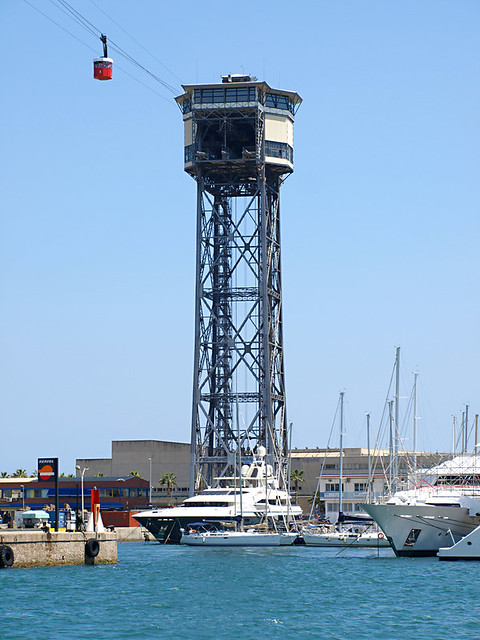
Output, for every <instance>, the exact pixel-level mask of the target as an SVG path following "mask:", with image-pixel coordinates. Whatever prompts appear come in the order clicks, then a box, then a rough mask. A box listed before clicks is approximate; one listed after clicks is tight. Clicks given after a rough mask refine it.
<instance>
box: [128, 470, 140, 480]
mask: <svg viewBox="0 0 480 640" xmlns="http://www.w3.org/2000/svg"><path fill="white" fill-rule="evenodd" d="M132 476H134V477H135V478H140V474H139V473H138V471H130V473H129V474H128V477H129V478H131V477H132Z"/></svg>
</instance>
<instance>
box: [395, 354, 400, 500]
mask: <svg viewBox="0 0 480 640" xmlns="http://www.w3.org/2000/svg"><path fill="white" fill-rule="evenodd" d="M399 400H400V347H397V351H396V356H395V423H394V428H395V431H394V453H393V493H395V491H396V490H397V482H398V440H399V435H400V429H399V424H398V414H399Z"/></svg>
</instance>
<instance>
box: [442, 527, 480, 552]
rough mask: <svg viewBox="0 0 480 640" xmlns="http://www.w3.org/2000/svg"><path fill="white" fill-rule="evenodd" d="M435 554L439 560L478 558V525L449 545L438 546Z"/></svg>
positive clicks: (479, 540) (479, 550) (479, 547)
mask: <svg viewBox="0 0 480 640" xmlns="http://www.w3.org/2000/svg"><path fill="white" fill-rule="evenodd" d="M437 555H438V557H439V559H440V560H480V527H477V528H476V529H474V530H473V531H471V532H470V533H469V534H468V535H466V536H465V537H464V538H462V539H461V540H459V541H458V542H456V543H455V544H453V545H452V546H451V547H440V549H439V550H438V553H437Z"/></svg>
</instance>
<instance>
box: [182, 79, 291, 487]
mask: <svg viewBox="0 0 480 640" xmlns="http://www.w3.org/2000/svg"><path fill="white" fill-rule="evenodd" d="M183 89H184V91H185V93H183V94H182V95H181V96H179V97H177V98H176V101H177V103H178V105H179V107H180V109H181V111H182V113H183V120H184V132H185V158H184V162H185V171H186V172H187V173H189V174H190V175H191V176H192V177H193V178H194V179H195V180H196V182H197V247H196V252H197V256H196V296H195V297H196V300H195V353H194V380H193V407H192V435H191V438H192V465H191V468H192V477H191V482H190V490H191V491H192V492H193V491H195V490H199V489H200V488H202V486H205V485H212V484H213V482H214V478H216V477H222V476H232V475H237V476H238V471H237V469H239V468H240V467H241V465H243V464H245V463H249V462H250V461H251V459H252V457H253V455H254V454H255V452H257V451H258V450H260V449H259V448H260V447H265V449H266V460H267V463H268V464H269V465H272V468H273V469H274V471H275V473H276V474H277V476H278V479H279V482H280V485H281V486H283V487H285V486H286V484H287V482H288V479H287V465H288V455H287V454H288V446H289V445H288V434H287V420H286V406H285V377H284V375H285V374H284V360H283V332H282V279H281V252H280V248H281V247H280V187H281V185H282V183H283V181H284V179H285V177H286V176H287V175H288V174H290V173H291V172H292V171H293V121H294V115H295V111H296V109H297V107H298V106H299V104H300V103H301V98H300V96H299V95H298V94H297V93H295V92H293V91H284V90H278V89H272V88H271V87H270V86H269V85H268V84H267V83H266V82H261V81H257V80H256V79H254V78H251V77H250V76H244V75H228V76H222V82H221V83H216V84H195V85H183Z"/></svg>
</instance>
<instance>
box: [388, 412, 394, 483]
mask: <svg viewBox="0 0 480 640" xmlns="http://www.w3.org/2000/svg"><path fill="white" fill-rule="evenodd" d="M388 424H389V442H388V452H389V465H388V468H389V474H388V476H389V485H390V491H392V493H393V481H392V480H393V400H389V402H388Z"/></svg>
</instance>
